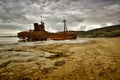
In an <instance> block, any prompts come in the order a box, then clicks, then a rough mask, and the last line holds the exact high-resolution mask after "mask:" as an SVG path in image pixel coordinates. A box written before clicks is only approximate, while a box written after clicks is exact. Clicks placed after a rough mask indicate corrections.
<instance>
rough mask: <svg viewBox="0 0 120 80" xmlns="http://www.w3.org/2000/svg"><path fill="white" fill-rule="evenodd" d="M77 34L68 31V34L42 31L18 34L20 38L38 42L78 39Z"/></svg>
mask: <svg viewBox="0 0 120 80" xmlns="http://www.w3.org/2000/svg"><path fill="white" fill-rule="evenodd" d="M76 37H77V36H76V32H74V31H67V32H58V33H49V32H42V31H37V32H34V31H29V32H27V31H24V32H20V33H18V38H20V39H22V40H27V41H37V40H48V39H51V40H66V39H76Z"/></svg>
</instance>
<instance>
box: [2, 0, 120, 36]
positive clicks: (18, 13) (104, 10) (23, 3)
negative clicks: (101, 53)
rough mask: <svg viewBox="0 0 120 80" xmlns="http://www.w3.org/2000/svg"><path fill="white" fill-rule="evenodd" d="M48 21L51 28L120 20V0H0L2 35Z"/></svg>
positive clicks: (84, 27) (79, 27) (80, 27)
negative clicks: (64, 21)
mask: <svg viewBox="0 0 120 80" xmlns="http://www.w3.org/2000/svg"><path fill="white" fill-rule="evenodd" d="M40 16H43V18H42V21H44V22H45V26H46V27H45V28H46V30H48V31H50V32H56V31H62V30H63V22H62V20H63V16H65V17H66V20H67V27H68V30H90V29H94V28H100V27H101V26H109V25H115V24H120V0H0V35H15V34H16V33H17V32H19V31H23V30H29V29H33V23H34V22H40V21H41V18H40Z"/></svg>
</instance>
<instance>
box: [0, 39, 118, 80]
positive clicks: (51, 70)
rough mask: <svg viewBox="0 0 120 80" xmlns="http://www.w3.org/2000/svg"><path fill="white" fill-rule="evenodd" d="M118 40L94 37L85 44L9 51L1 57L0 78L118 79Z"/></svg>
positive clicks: (13, 79) (27, 47)
mask: <svg viewBox="0 0 120 80" xmlns="http://www.w3.org/2000/svg"><path fill="white" fill-rule="evenodd" d="M119 41H120V38H95V39H94V38H93V39H92V40H90V41H88V42H84V43H54V44H45V45H34V46H18V47H14V48H10V49H7V50H6V51H3V53H4V54H3V56H2V57H1V59H2V61H3V62H2V63H1V64H0V79H1V80H9V79H11V80H18V79H22V80H23V79H25V80H79V79H81V80H98V79H99V80H107V79H108V80H110V79H111V80H119V79H120V77H119V76H120V74H119V73H120V68H119V67H120V50H119V47H120V43H119ZM5 53H6V54H5ZM8 53H9V55H8ZM1 55H2V54H1Z"/></svg>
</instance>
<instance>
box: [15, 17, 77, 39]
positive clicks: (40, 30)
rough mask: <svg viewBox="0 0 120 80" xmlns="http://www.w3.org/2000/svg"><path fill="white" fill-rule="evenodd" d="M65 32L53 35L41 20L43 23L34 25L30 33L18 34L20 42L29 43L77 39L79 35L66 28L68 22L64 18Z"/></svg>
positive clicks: (22, 32)
mask: <svg viewBox="0 0 120 80" xmlns="http://www.w3.org/2000/svg"><path fill="white" fill-rule="evenodd" d="M63 22H64V31H62V32H56V33H51V32H48V31H46V30H45V24H44V22H43V21H42V20H41V23H40V24H38V23H34V29H33V30H28V31H21V32H19V33H18V34H17V36H18V38H20V40H27V41H39V40H48V39H51V40H67V39H76V38H77V34H76V32H75V31H68V30H67V26H66V20H65V18H64V20H63Z"/></svg>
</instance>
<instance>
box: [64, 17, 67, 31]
mask: <svg viewBox="0 0 120 80" xmlns="http://www.w3.org/2000/svg"><path fill="white" fill-rule="evenodd" d="M63 18H64V20H63V22H64V32H66V31H67V25H66V20H65V17H63Z"/></svg>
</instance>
